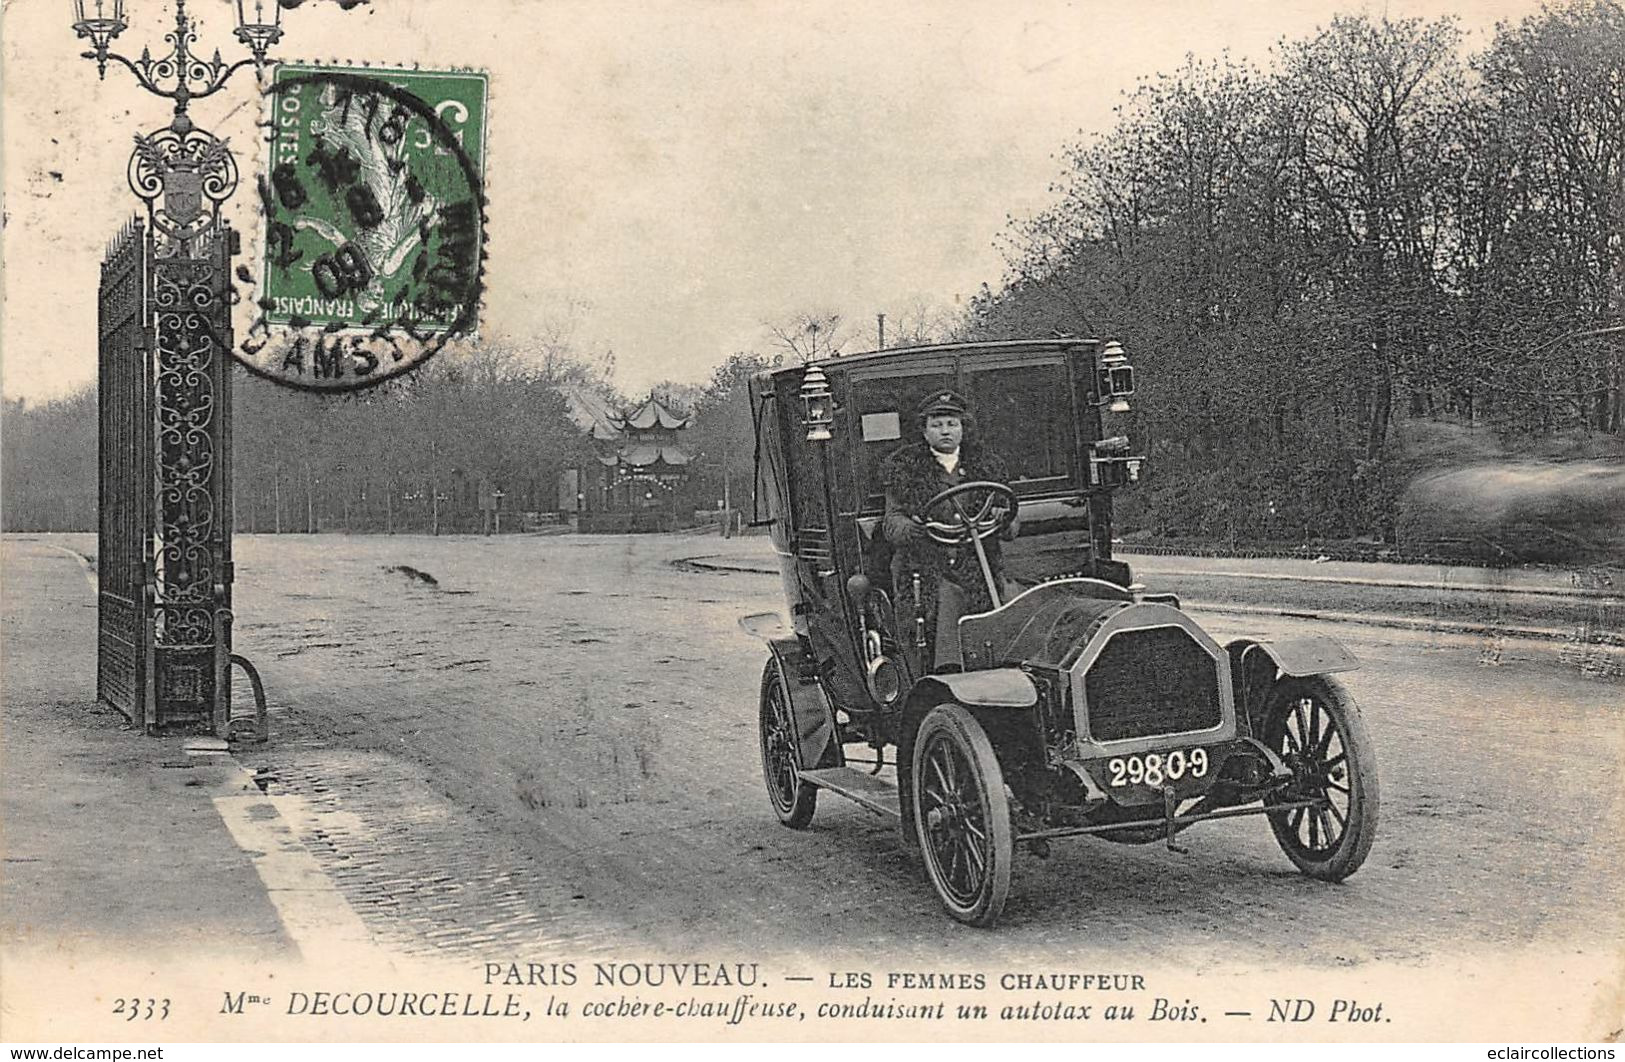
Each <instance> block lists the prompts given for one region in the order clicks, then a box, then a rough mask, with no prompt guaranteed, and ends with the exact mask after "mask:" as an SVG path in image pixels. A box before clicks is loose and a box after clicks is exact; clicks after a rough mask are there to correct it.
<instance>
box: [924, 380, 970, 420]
mask: <svg viewBox="0 0 1625 1062" xmlns="http://www.w3.org/2000/svg"><path fill="white" fill-rule="evenodd" d="M915 416H916V417H917V418H919V420H920V422H921V423H922V424H923V423H924V422H925V421H926V420H927V419H928V418H930V417H961V418H963V417H964V416H965V400H964V399H963V398H961V397H960V396H959V393H958V392H957V391H951V390H949V389H948V388H943V389H942V390H940V391H932V392H931V393H930V394H929V395H926V397H925V401H923V402H921V403H920V407H919V409H918V410H916V411H915Z"/></svg>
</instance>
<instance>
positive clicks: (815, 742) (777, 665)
mask: <svg viewBox="0 0 1625 1062" xmlns="http://www.w3.org/2000/svg"><path fill="white" fill-rule="evenodd" d="M766 641H767V648H768V650H769V651H770V652H771V653H772V654H773V663H774V670H775V671H777V672H778V679H779V682H780V684H781V688H782V689H783V690H784V695H785V697H786V698H787V699H788V700H789V702H790V714H791V715H792V716H793V717H794V718H795V725H796V739H797V741H798V742H799V744H800V752H801V763H802V765H803V766H805V767H808V768H812V767H825V766H828V765H829V763H828V761H829V760H830V758H831V756H832V755H833V756H834V759H835V762H836V763H839V762H840V757H839V748H838V747H836V748H835V749H834V751H833V753H832V751H831V746H832V745H833V744H834V742H835V733H836V730H835V712H834V711H833V710H832V709H831V706H830V703H829V698H828V697H827V696H826V695H825V693H824V687H823V686H822V685H821V684H820V683H819V681H818V679H817V677H816V676H815V675H814V674H813V669H812V667H811V664H810V661H808V659H807V657H806V654H805V653H804V652H803V650H802V647H801V641H800V639H798V638H796V637H794V636H791V637H784V638H768V639H766Z"/></svg>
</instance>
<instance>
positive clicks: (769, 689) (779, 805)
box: [756, 658, 818, 830]
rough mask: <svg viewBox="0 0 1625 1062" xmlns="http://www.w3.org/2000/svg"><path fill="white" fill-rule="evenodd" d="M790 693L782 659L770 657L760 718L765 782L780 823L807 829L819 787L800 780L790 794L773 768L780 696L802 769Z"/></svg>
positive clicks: (796, 760) (794, 759)
mask: <svg viewBox="0 0 1625 1062" xmlns="http://www.w3.org/2000/svg"><path fill="white" fill-rule="evenodd" d="M788 696H789V695H788V694H787V693H785V691H784V686H783V685H782V684H781V683H780V681H779V665H778V661H777V660H774V659H771V658H769V660H768V661H767V665H766V666H765V667H763V668H762V691H761V699H760V705H759V708H758V711H757V719H756V721H757V736H758V744H759V745H760V746H761V750H762V781H763V782H764V783H765V784H766V786H767V799H768V803H769V804H771V805H772V806H773V813H774V814H775V815H777V816H778V817H779V822H781V823H783V824H784V825H786V826H788V827H790V828H791V829H792V830H804V829H806V828H807V826H808V824H809V823H811V822H812V818H813V812H815V811H817V810H818V787H817V786H815V785H809V784H807V783H806V782H801V781H797V782H796V783H795V791H794V795H789V794H786V793H785V792H784V790H783V788H782V787H780V786H779V785H777V784H776V783H775V782H774V780H773V767H772V763H771V761H770V760H769V758H768V737H769V732H770V731H769V726H770V723H771V722H772V716H773V712H774V708H773V704H774V701H775V699H777V700H779V701H781V702H782V703H783V705H784V711H785V714H786V717H787V718H788V720H789V726H790V733H791V735H792V740H791V742H790V762H791V763H792V765H793V766H794V768H795V769H796V770H800V769H801V748H800V745H799V744H798V743H797V742H796V741H795V740H794V734H795V729H796V728H795V715H794V713H793V712H792V711H791V709H790V702H789V700H788Z"/></svg>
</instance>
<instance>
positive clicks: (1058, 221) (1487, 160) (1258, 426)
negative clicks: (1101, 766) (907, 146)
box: [965, 0, 1625, 542]
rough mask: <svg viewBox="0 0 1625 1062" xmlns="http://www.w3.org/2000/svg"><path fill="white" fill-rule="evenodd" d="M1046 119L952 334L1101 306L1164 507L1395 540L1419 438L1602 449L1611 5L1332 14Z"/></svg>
mask: <svg viewBox="0 0 1625 1062" xmlns="http://www.w3.org/2000/svg"><path fill="white" fill-rule="evenodd" d="M1117 114H1118V118H1117V122H1116V125H1115V127H1114V128H1112V129H1111V130H1109V131H1107V132H1105V133H1102V134H1100V135H1097V136H1092V137H1086V138H1083V139H1080V140H1078V141H1077V142H1075V143H1073V144H1071V145H1069V146H1068V147H1067V148H1066V150H1065V151H1064V153H1063V156H1062V161H1063V173H1062V175H1061V177H1060V179H1059V180H1058V182H1057V183H1056V185H1055V187H1054V189H1053V193H1054V194H1053V201H1052V205H1051V206H1050V207H1049V208H1048V209H1046V210H1043V211H1042V212H1039V213H1038V214H1036V215H1035V216H1033V217H1030V218H1026V219H1022V220H1019V221H1016V222H1013V223H1012V224H1011V226H1010V228H1009V230H1008V231H1007V233H1006V234H1005V246H1006V253H1007V259H1008V261H1009V262H1010V269H1009V272H1008V275H1007V276H1006V277H1005V279H1004V282H1003V283H1002V285H1001V286H1000V287H999V288H998V289H997V290H994V289H992V288H988V287H984V289H983V290H982V292H981V293H980V295H979V297H978V298H977V299H976V300H975V302H974V305H973V306H972V308H971V314H970V320H969V322H967V327H966V329H965V332H966V334H968V335H969V336H971V337H974V338H994V337H1007V336H1020V335H1041V334H1047V333H1050V332H1061V333H1069V334H1103V333H1109V334H1114V335H1118V336H1121V337H1123V338H1124V339H1125V340H1126V341H1127V343H1128V345H1129V349H1130V351H1131V352H1133V353H1134V354H1135V358H1136V364H1137V365H1138V366H1139V368H1140V369H1141V374H1140V378H1141V381H1142V386H1141V395H1140V403H1139V405H1140V410H1141V419H1140V425H1141V427H1142V428H1143V430H1144V435H1145V437H1146V441H1147V445H1148V446H1149V449H1150V452H1151V457H1152V461H1151V463H1150V469H1151V471H1150V476H1149V478H1148V480H1147V483H1146V489H1145V490H1143V491H1140V492H1136V493H1135V494H1134V495H1133V496H1132V497H1125V501H1124V507H1123V515H1124V517H1125V518H1126V521H1127V522H1128V523H1130V524H1138V525H1139V526H1141V527H1142V528H1144V529H1146V530H1149V531H1152V532H1155V533H1158V534H1162V535H1195V536H1200V537H1205V538H1210V539H1213V538H1217V539H1224V538H1230V539H1236V538H1238V537H1245V538H1249V539H1258V538H1276V539H1291V538H1305V537H1310V536H1324V537H1356V536H1367V537H1372V538H1376V539H1380V540H1383V541H1387V542H1392V541H1394V538H1395V535H1396V531H1397V530H1398V528H1397V527H1396V524H1397V523H1399V522H1400V520H1401V517H1402V512H1403V510H1404V505H1403V504H1402V502H1403V497H1402V491H1403V487H1404V484H1405V483H1406V482H1408V481H1411V480H1412V479H1413V478H1414V477H1415V476H1416V474H1417V473H1418V471H1419V468H1420V466H1421V465H1423V464H1425V463H1426V462H1427V461H1428V460H1438V459H1439V458H1441V457H1454V458H1456V459H1466V458H1467V457H1470V456H1477V457H1483V456H1485V455H1499V456H1503V457H1504V456H1507V455H1508V454H1512V455H1517V454H1527V453H1531V452H1534V453H1540V454H1542V455H1544V456H1554V455H1562V454H1591V455H1609V456H1613V457H1618V456H1625V448H1622V447H1621V446H1619V445H1618V444H1619V442H1620V440H1621V435H1622V431H1625V334H1622V333H1625V329H1622V327H1621V325H1622V315H1621V309H1622V284H1625V249H1622V240H1625V170H1622V163H1625V159H1622V155H1625V10H1622V8H1621V6H1620V5H1619V4H1618V3H1615V2H1611V0H1580V2H1577V3H1573V4H1570V5H1568V6H1565V7H1560V8H1546V9H1544V10H1543V11H1542V12H1541V13H1540V14H1538V15H1535V16H1532V17H1529V18H1526V19H1525V20H1523V21H1522V22H1520V23H1518V24H1516V25H1510V24H1503V25H1501V26H1499V27H1498V28H1497V31H1496V33H1495V35H1494V38H1493V40H1492V41H1490V42H1489V43H1488V45H1487V47H1486V48H1485V49H1484V50H1483V51H1482V52H1480V53H1477V54H1472V55H1464V54H1463V36H1462V34H1461V32H1460V30H1459V29H1458V27H1457V26H1456V24H1455V23H1454V22H1453V21H1451V20H1440V21H1422V20H1413V19H1404V20H1389V19H1373V18H1371V17H1369V16H1364V15H1357V16H1346V17H1340V18H1337V19H1335V20H1333V21H1332V23H1331V24H1330V25H1329V26H1327V27H1326V28H1325V29H1324V30H1322V31H1321V32H1319V33H1317V34H1316V35H1314V36H1312V37H1310V38H1307V39H1304V40H1298V41H1287V42H1283V43H1282V44H1281V45H1280V46H1279V47H1278V48H1277V49H1276V50H1275V52H1274V55H1273V61H1272V63H1271V65H1270V66H1269V67H1268V68H1267V69H1260V68H1257V67H1254V66H1250V65H1247V64H1243V63H1239V62H1235V61H1232V60H1230V59H1228V58H1220V59H1217V60H1208V61H1198V60H1195V59H1191V60H1188V61H1187V63H1186V65H1185V66H1184V67H1183V68H1181V69H1180V70H1178V71H1176V72H1174V73H1172V74H1169V75H1160V76H1158V77H1155V78H1151V79H1147V80H1143V81H1142V82H1141V84H1140V86H1139V88H1138V89H1137V90H1136V91H1135V92H1134V93H1132V94H1131V95H1130V96H1129V97H1128V98H1127V99H1126V101H1125V102H1124V103H1123V104H1122V106H1120V107H1119V108H1118V112H1117Z"/></svg>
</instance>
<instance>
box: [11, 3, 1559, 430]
mask: <svg viewBox="0 0 1625 1062" xmlns="http://www.w3.org/2000/svg"><path fill="white" fill-rule="evenodd" d="M127 6H128V8H129V10H130V14H131V19H132V23H133V24H132V26H131V29H130V30H129V31H128V32H127V33H126V34H125V35H124V37H123V38H122V40H121V42H120V43H121V44H125V45H128V50H129V51H130V52H132V53H138V52H139V51H140V49H141V45H142V44H144V43H150V44H151V45H153V50H154V51H155V52H158V51H160V50H166V49H161V48H160V47H159V45H160V44H161V42H162V32H163V30H164V28H165V25H164V23H165V21H166V20H168V19H171V18H172V17H173V16H172V10H171V9H170V8H169V6H168V4H161V3H160V2H159V0H127ZM1536 6H1537V5H1536V4H1535V3H1532V2H1523V0H1481V2H1476V3H1460V2H1457V3H1449V2H1445V0H1390V2H1388V3H1386V4H1382V3H1376V4H1364V5H1362V4H1357V3H1341V4H1333V3H1322V2H1319V0H1272V2H1269V3H1261V2H1241V0H1235V2H1218V0H1212V2H1195V0H1175V2H1166V3H1145V4H1132V3H1123V2H1121V0H1112V2H1094V0H1090V2H1084V3H1073V4H1066V3H1036V2H1035V3H1020V2H1005V3H990V4H969V3H956V2H938V3H929V4H926V3H920V4H915V3H891V4H884V3H853V4H845V3H811V2H803V3H766V2H750V0H739V2H726V3H724V2H716V3H705V2H694V3H654V2H640V3H612V2H603V0H590V2H560V3H552V2H546V0H537V2H518V0H373V2H372V3H371V4H370V5H368V6H365V7H360V8H357V9H355V10H352V11H348V12H345V11H342V10H340V8H339V7H338V5H337V4H336V3H333V2H332V0H307V2H306V3H304V4H303V5H302V6H301V7H299V8H298V9H297V10H294V11H292V12H289V13H288V14H287V16H286V18H285V28H286V30H287V38H286V40H285V42H284V44H283V46H282V47H281V48H280V49H279V54H281V55H282V56H283V57H285V58H290V59H310V60H324V61H325V60H330V59H334V58H338V59H349V60H353V61H356V62H358V63H359V62H363V61H367V62H373V63H385V64H390V65H394V64H400V63H409V62H413V61H415V62H418V63H421V64H422V65H424V66H425V67H439V68H446V67H454V66H456V67H475V68H480V69H484V70H486V71H488V72H489V74H490V79H491V99H490V118H489V122H490V132H489V146H488V155H487V163H486V165H487V184H488V192H489V196H490V199H491V210H490V230H489V241H490V242H489V246H490V261H489V272H488V277H487V283H488V290H487V295H486V303H485V311H484V314H483V315H482V318H481V321H482V333H483V334H484V335H487V336H490V337H493V338H497V339H502V340H505V341H510V342H511V343H513V344H514V345H517V346H523V345H524V344H525V343H526V342H527V341H528V340H530V339H531V338H532V337H534V336H535V335H537V334H538V333H539V332H540V331H543V330H546V329H549V328H556V327H557V325H558V322H559V321H561V320H562V319H563V318H565V317H566V316H569V314H570V310H569V308H570V307H571V306H575V307H577V309H576V311H575V314H574V319H575V322H576V325H575V327H576V330H577V331H576V335H577V339H578V340H579V341H580V342H582V343H583V344H584V345H585V346H586V347H587V348H588V349H602V348H605V347H612V348H613V349H614V350H615V352H616V354H617V364H618V371H617V382H618V383H619V384H620V385H621V386H622V388H623V389H625V390H628V391H634V392H635V391H637V390H640V389H643V388H646V387H647V386H648V385H649V384H651V383H653V382H654V381H656V380H661V379H668V378H670V379H676V380H695V381H697V380H700V379H703V378H704V377H706V376H707V375H708V374H709V372H710V369H711V367H712V366H713V365H715V364H716V363H717V362H718V361H720V360H721V359H722V358H724V357H726V356H727V355H728V354H729V353H730V352H732V351H734V350H739V349H749V348H751V347H757V348H759V349H764V350H765V349H767V346H766V343H765V337H764V334H763V333H764V325H765V324H766V323H768V322H773V321H776V320H782V319H783V318H785V317H786V316H788V315H790V314H793V313H795V312H797V311H799V310H805V309H813V308H828V309H833V310H838V311H840V312H842V313H844V314H845V315H846V317H847V319H848V320H850V321H853V322H856V323H861V325H862V327H863V330H864V340H865V341H868V342H872V340H873V326H874V315H875V313H876V312H879V311H887V312H890V313H893V314H895V313H900V312H903V311H904V310H905V309H906V308H907V307H908V306H909V305H910V304H912V303H916V302H918V301H919V300H921V299H925V300H929V301H933V302H939V303H952V302H953V301H954V300H955V299H956V298H959V297H962V296H968V295H970V294H971V293H973V292H974V291H976V290H977V288H978V287H979V286H980V284H981V283H983V282H984V281H986V282H988V283H991V284H995V285H996V284H997V282H998V280H999V277H1000V275H1001V272H1002V269H1003V262H1002V260H1001V258H1000V256H999V254H998V251H997V249H996V247H995V239H996V237H997V236H998V235H999V233H1000V232H1001V230H1002V229H1003V228H1004V225H1005V219H1006V217H1007V216H1008V215H1011V214H1022V213H1026V212H1029V211H1031V210H1033V209H1036V208H1038V207H1040V206H1042V205H1043V204H1044V203H1045V202H1047V201H1048V196H1049V193H1048V187H1049V184H1050V182H1051V181H1052V180H1054V178H1055V177H1056V176H1057V173H1058V170H1057V165H1056V162H1055V158H1054V156H1055V153H1056V152H1057V151H1058V150H1059V149H1060V148H1061V147H1062V145H1063V144H1064V143H1066V142H1067V141H1068V140H1070V139H1074V138H1076V137H1077V136H1078V135H1079V132H1080V131H1096V130H1101V129H1104V128H1106V127H1108V126H1109V124H1110V121H1111V109H1112V107H1113V106H1114V105H1115V104H1117V103H1118V102H1119V100H1120V93H1121V92H1122V91H1123V90H1125V89H1130V88H1132V87H1133V84H1134V82H1135V79H1136V78H1137V77H1140V76H1143V75H1150V74H1155V73H1156V72H1158V71H1166V70H1171V69H1173V68H1175V67H1177V66H1178V65H1179V64H1180V63H1181V62H1182V61H1183V58H1184V56H1185V54H1186V53H1195V54H1196V55H1198V56H1202V57H1207V56H1214V55H1217V54H1218V53H1219V52H1221V51H1222V50H1225V49H1228V50H1229V51H1230V53H1231V54H1232V55H1234V56H1238V57H1245V58H1250V59H1253V60H1256V61H1258V62H1260V63H1267V61H1268V53H1269V48H1270V46H1271V45H1272V44H1273V43H1275V42H1276V41H1277V40H1278V39H1280V38H1281V37H1282V36H1286V37H1291V38H1296V37H1301V36H1304V35H1307V34H1309V33H1312V32H1313V31H1314V29H1315V27H1316V26H1317V25H1321V24H1323V23H1325V22H1326V21H1327V20H1328V19H1329V18H1330V17H1332V15H1334V14H1336V13H1338V12H1342V11H1357V10H1370V11H1372V12H1373V13H1375V14H1379V15H1380V14H1381V13H1382V12H1383V11H1384V10H1386V11H1387V12H1388V13H1389V14H1391V15H1393V16H1395V17H1400V16H1411V15H1419V16H1424V17H1429V18H1433V17H1439V16H1442V15H1447V14H1455V15H1457V16H1458V17H1459V18H1460V19H1461V21H1462V24H1463V26H1464V28H1466V29H1468V30H1469V31H1470V32H1472V34H1473V36H1472V37H1471V38H1470V41H1471V44H1472V45H1473V46H1475V47H1476V46H1480V45H1482V44H1483V43H1484V41H1485V40H1486V39H1487V31H1488V29H1489V28H1490V27H1491V26H1492V25H1493V23H1494V22H1495V21H1496V19H1498V18H1516V17H1521V16H1522V15H1524V14H1527V13H1529V12H1530V11H1532V10H1533V9H1534V8H1535V7H1536ZM194 8H195V9H197V10H199V11H200V12H201V13H202V15H203V17H204V19H205V24H204V26H203V28H202V31H201V33H200V36H201V38H202V40H201V43H202V45H203V46H204V49H205V50H212V48H213V47H214V46H216V45H218V46H220V47H221V49H222V51H224V52H227V53H228V54H230V53H232V52H234V50H235V49H236V48H237V45H236V43H235V41H232V40H231V39H230V30H231V26H232V19H231V15H230V7H229V4H228V3H227V2H226V0H195V2H194ZM67 11H68V4H67V3H65V2H63V0H7V2H6V4H5V23H4V28H3V32H4V59H5V74H6V76H5V94H6V95H5V111H4V119H5V131H4V141H5V155H4V184H5V209H6V227H5V232H4V240H5V244H4V253H5V261H4V265H5V280H4V291H5V297H6V304H5V311H4V315H5V318H4V331H3V338H4V376H3V389H4V392H5V394H6V395H7V396H10V397H17V396H25V397H27V398H29V399H30V400H41V399H45V398H49V397H52V396H53V395H58V394H61V393H64V392H65V391H68V390H71V389H74V388H77V387H80V386H83V385H84V384H87V383H89V382H91V381H92V380H93V379H94V377H95V349H96V338H95V322H96V302H95V286H96V277H97V270H98V263H99V262H100V258H101V252H102V247H103V244H104V243H105V241H106V239H107V237H108V236H109V235H111V234H112V233H113V232H114V231H115V230H116V229H117V227H118V225H119V224H120V222H121V220H122V219H123V218H125V217H127V216H128V215H129V213H130V212H131V210H132V209H133V208H134V207H135V206H136V205H137V201H136V200H135V199H134V198H133V196H132V195H131V194H130V192H129V191H128V189H127V187H126V185H125V180H124V170H125V161H126V159H127V157H128V155H129V148H130V144H131V141H130V134H131V133H133V132H135V131H136V130H137V129H147V130H150V129H152V128H155V127H158V126H161V125H163V124H164V123H165V122H166V121H167V117H168V109H167V107H166V105H165V104H164V102H163V101H161V100H158V99H156V98H154V97H151V96H147V95H145V94H142V93H139V92H137V91H136V90H135V89H134V88H133V86H132V79H131V78H130V76H129V74H128V73H127V72H126V71H124V70H122V69H118V68H112V69H109V71H108V75H107V79H106V81H104V82H98V81H97V80H96V70H95V66H94V65H93V64H92V63H90V62H88V61H84V60H79V59H76V58H74V57H75V56H76V55H77V53H78V51H80V50H81V48H82V45H81V44H80V43H79V42H76V41H75V40H74V39H73V34H72V30H71V29H70V27H69V25H68V23H69V19H68V17H67ZM228 45H230V47H227V46H228ZM257 106H258V103H257V94H256V91H255V86H254V84H253V82H252V79H247V78H245V76H244V75H239V81H238V82H237V83H235V84H234V85H233V86H232V87H230V88H228V90H227V91H226V92H223V93H222V94H221V95H220V96H217V97H215V98H213V99H210V100H207V101H204V102H203V103H201V104H199V105H197V106H196V107H195V109H194V115H195V117H196V119H197V120H198V122H199V124H201V125H203V126H205V127H207V128H211V129H213V130H214V131H216V132H217V133H222V134H227V133H229V134H230V135H231V137H232V145H233V147H234V148H236V149H237V150H238V152H239V154H238V161H239V164H240V165H241V166H242V168H243V171H244V175H245V182H244V188H243V190H242V191H241V192H239V194H238V197H237V201H236V203H235V205H236V208H237V213H238V223H239V225H240V226H241V227H244V228H245V229H247V230H249V232H250V238H249V239H248V240H247V241H246V242H247V246H246V248H245V250H246V252H247V257H248V259H249V260H250V261H251V262H253V261H257V255H258V247H257V240H256V239H255V238H254V237H253V234H252V228H253V223H254V218H253V216H252V214H251V213H250V211H251V209H252V199H253V196H252V191H251V185H250V183H249V180H248V178H249V177H250V176H251V174H252V173H253V172H255V171H256V170H257V169H258V168H259V167H260V166H261V165H262V164H263V156H262V155H261V154H260V153H259V151H258V146H257V145H256V144H255V143H254V135H253V129H252V124H251V123H252V120H253V117H254V115H255V114H256V109H257Z"/></svg>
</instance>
